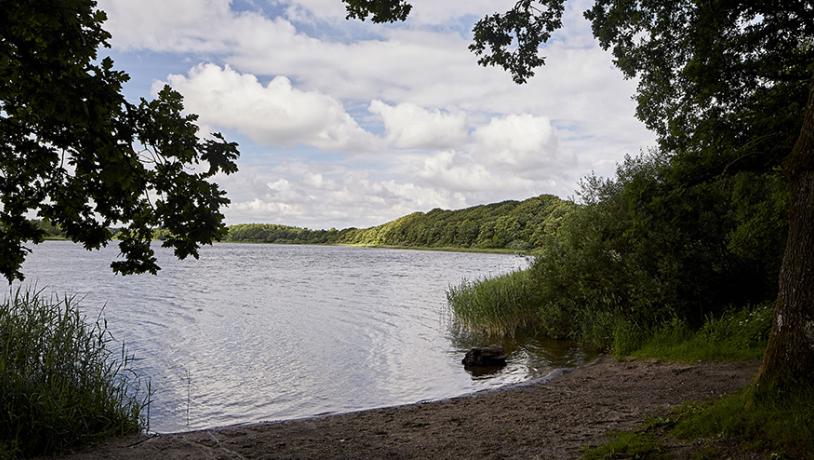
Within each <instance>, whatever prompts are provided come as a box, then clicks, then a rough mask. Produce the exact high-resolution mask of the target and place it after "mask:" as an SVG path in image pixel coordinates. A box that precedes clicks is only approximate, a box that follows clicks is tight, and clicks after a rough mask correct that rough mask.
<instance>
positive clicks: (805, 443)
mask: <svg viewBox="0 0 814 460" xmlns="http://www.w3.org/2000/svg"><path fill="white" fill-rule="evenodd" d="M766 394H767V393H763V395H762V396H761V395H757V394H755V391H754V388H753V387H749V388H746V389H744V390H741V391H740V392H738V393H735V394H733V395H730V396H727V397H724V398H722V399H720V400H718V401H716V402H714V403H711V404H705V405H692V404H687V405H684V406H682V407H681V408H679V409H678V410H677V420H678V422H677V424H676V426H675V428H674V429H673V430H672V433H673V434H674V435H675V436H677V437H679V438H683V439H697V438H707V439H712V440H715V441H720V440H729V442H730V443H731V444H733V445H734V446H735V447H736V448H737V449H738V450H740V451H741V452H762V453H766V454H768V456H770V457H774V458H801V459H802V458H809V459H814V389H812V388H808V389H799V388H798V389H795V390H794V391H792V392H789V391H788V390H786V391H785V392H784V394H783V396H782V397H779V396H766ZM768 394H771V393H768Z"/></svg>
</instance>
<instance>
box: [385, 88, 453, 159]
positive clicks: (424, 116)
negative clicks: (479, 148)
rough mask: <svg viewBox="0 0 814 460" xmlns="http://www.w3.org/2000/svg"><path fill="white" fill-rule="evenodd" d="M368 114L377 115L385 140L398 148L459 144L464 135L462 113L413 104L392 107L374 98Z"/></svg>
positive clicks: (439, 146)
mask: <svg viewBox="0 0 814 460" xmlns="http://www.w3.org/2000/svg"><path fill="white" fill-rule="evenodd" d="M369 110H370V112H371V113H375V114H378V115H379V116H380V117H381V118H382V121H384V127H385V130H386V131H387V140H388V141H389V142H390V143H391V144H393V145H394V146H395V147H401V148H446V147H452V146H455V145H459V144H461V143H462V142H464V140H465V139H466V137H467V134H468V133H467V128H466V117H465V116H464V115H463V114H462V113H455V114H453V113H449V112H442V111H441V110H438V109H435V110H427V109H424V108H422V107H419V106H417V105H415V104H410V103H402V104H398V105H395V106H392V105H387V104H385V103H384V102H382V101H379V100H374V101H373V102H371V103H370V108H369Z"/></svg>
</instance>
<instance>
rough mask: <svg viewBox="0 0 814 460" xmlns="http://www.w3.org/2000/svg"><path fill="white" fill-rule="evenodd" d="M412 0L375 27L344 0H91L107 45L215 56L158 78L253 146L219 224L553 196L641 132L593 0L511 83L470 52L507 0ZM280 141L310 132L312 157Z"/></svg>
mask: <svg viewBox="0 0 814 460" xmlns="http://www.w3.org/2000/svg"><path fill="white" fill-rule="evenodd" d="M413 4H414V10H413V13H412V15H411V19H410V20H409V21H408V22H407V23H405V24H396V25H374V24H371V23H370V22H366V23H360V22H356V21H352V22H346V21H345V20H344V15H345V12H344V8H343V6H342V4H341V2H340V0H267V1H265V2H264V5H266V6H268V5H272V7H273V8H274V9H275V11H283V13H282V15H280V16H277V17H269V16H268V15H267V14H266V13H264V12H263V11H261V10H260V9H255V10H254V11H245V10H244V11H240V12H238V11H237V10H235V9H234V8H233V7H232V6H233V5H232V3H231V2H230V1H229V0H141V1H139V2H134V1H132V0H101V1H100V6H101V7H102V8H103V9H105V10H106V11H107V12H108V13H109V16H110V21H109V22H108V23H107V25H106V28H107V29H108V30H110V32H111V33H112V34H113V39H112V43H113V46H114V48H116V49H117V50H118V51H119V52H122V53H127V52H131V51H132V50H150V51H154V52H160V53H172V54H171V56H178V57H179V59H183V60H184V61H188V62H202V61H203V62H213V63H216V64H217V65H214V64H205V65H199V66H196V67H193V68H192V69H191V70H190V71H189V72H188V74H186V75H172V76H170V77H169V78H167V80H168V81H170V83H172V84H173V86H175V87H176V89H179V90H180V91H181V92H182V93H183V94H184V95H185V101H186V106H187V108H188V109H189V111H190V112H195V113H198V114H200V115H201V120H200V122H201V124H202V125H206V126H208V127H209V126H211V127H213V128H219V129H224V130H231V131H237V132H239V133H241V134H243V135H245V136H248V137H249V138H250V139H251V140H253V141H255V142H257V143H258V144H261V147H257V146H255V147H254V148H251V149H250V153H249V154H248V155H247V154H245V153H244V155H243V157H242V158H241V164H240V167H241V171H240V172H239V173H238V174H237V175H235V176H232V177H229V178H224V179H223V182H222V183H223V184H224V186H225V187H226V189H227V190H228V192H229V194H230V197H231V198H232V200H233V203H234V204H233V205H232V207H231V208H230V209H229V211H228V212H227V216H228V217H229V219H230V221H231V222H238V221H243V222H245V221H266V222H269V221H272V222H280V223H293V224H301V225H311V226H325V225H336V226H341V225H370V224H375V223H381V222H383V221H386V220H388V219H391V218H394V217H397V216H398V215H402V214H406V213H408V212H411V211H414V210H429V209H431V208H433V207H460V206H468V205H473V204H478V203H485V202H490V201H497V200H503V199H508V198H515V199H522V198H526V197H528V196H531V195H536V194H540V193H555V194H559V195H560V196H565V195H568V194H571V193H572V192H573V190H574V188H575V184H576V181H577V179H578V178H579V177H580V176H582V175H584V174H587V173H588V172H590V171H591V170H595V171H597V172H598V173H599V174H604V175H608V174H612V173H613V170H614V163H615V161H618V160H619V159H621V158H622V156H623V155H624V154H626V153H635V152H637V151H638V150H639V149H640V148H641V147H642V146H643V145H647V144H649V143H651V142H652V139H653V136H652V134H650V133H648V132H647V131H646V130H645V129H644V128H643V126H642V124H641V123H639V122H638V121H636V120H635V119H634V102H633V101H632V100H631V99H630V96H631V95H632V94H633V93H634V91H635V86H636V82H635V81H626V80H624V79H623V78H622V77H621V74H620V72H619V71H618V70H617V69H615V68H614V66H613V64H612V59H611V56H609V54H608V53H606V52H604V51H602V50H601V49H599V48H598V46H597V45H596V43H595V40H594V39H593V38H592V36H591V31H590V27H589V25H588V24H587V22H586V21H585V20H584V18H582V17H581V12H582V10H584V9H585V8H586V7H587V6H588V5H589V4H590V0H574V1H570V2H568V4H567V9H566V15H565V17H564V23H565V25H566V27H567V30H565V31H561V32H558V33H556V34H555V35H554V37H553V38H552V40H551V42H550V43H549V45H547V46H546V48H545V49H544V51H543V54H544V55H545V56H546V62H547V64H546V66H545V67H544V68H542V69H540V70H538V72H537V73H538V74H537V76H536V77H534V78H533V79H532V80H530V82H529V83H528V84H526V85H523V86H518V85H515V84H514V83H513V82H512V81H511V78H510V77H509V75H507V74H506V72H504V71H502V70H501V69H497V68H483V67H479V66H478V65H477V63H476V58H475V57H474V56H473V55H472V54H471V53H470V52H469V51H468V50H467V45H468V44H469V43H470V39H471V37H470V35H469V32H468V30H470V29H471V25H472V23H473V22H474V20H476V19H477V18H479V17H481V16H483V15H484V14H488V13H491V12H494V11H503V10H505V9H507V8H509V7H511V6H512V5H513V4H514V0H458V1H449V2H446V1H445V2H439V1H437V0H414V2H413ZM128 70H130V69H128ZM155 78H165V75H160V76H156V77H155ZM382 101H386V102H382ZM351 114H352V115H351ZM354 117H355V119H354ZM363 127H365V128H367V129H369V130H370V131H375V132H379V129H378V128H379V127H381V128H383V137H382V138H377V137H376V136H373V135H372V134H371V133H370V132H369V131H366V130H365V129H363ZM266 145H268V146H274V147H272V150H274V149H275V148H276V150H274V154H273V156H272V155H271V154H265V153H264V149H263V148H262V146H266ZM281 145H282V146H290V145H305V146H310V147H308V148H310V150H308V159H305V158H297V157H296V156H295V155H297V153H287V152H280V149H279V146H281ZM245 146H246V143H243V145H242V147H245ZM293 150H295V151H296V152H298V153H301V152H302V149H293ZM325 150H331V151H344V152H357V151H359V152H366V153H364V154H363V155H350V156H348V155H346V156H342V157H336V156H327V155H323V151H325ZM264 155H266V156H265V159H264ZM337 158H341V161H342V162H343V163H341V164H338V163H336V162H335V161H340V160H338V159H337ZM271 161H274V163H271ZM269 164H271V165H269ZM281 181H284V182H281Z"/></svg>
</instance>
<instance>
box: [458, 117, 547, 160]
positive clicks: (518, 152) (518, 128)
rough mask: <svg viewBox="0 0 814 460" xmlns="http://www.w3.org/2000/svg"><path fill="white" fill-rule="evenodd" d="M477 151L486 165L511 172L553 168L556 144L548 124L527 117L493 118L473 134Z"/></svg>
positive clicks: (538, 118)
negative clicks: (544, 167)
mask: <svg viewBox="0 0 814 460" xmlns="http://www.w3.org/2000/svg"><path fill="white" fill-rule="evenodd" d="M474 138H475V142H476V143H477V147H476V150H477V152H478V154H479V155H480V157H481V158H483V159H484V160H485V161H486V162H487V163H489V164H492V165H497V166H504V167H506V168H508V169H510V170H513V171H528V170H529V169H538V168H539V167H542V166H554V161H555V160H557V153H558V142H557V136H556V133H555V130H554V127H553V126H551V121H550V120H549V119H547V118H545V117H535V116H532V115H528V114H520V115H508V116H505V117H501V118H493V119H492V120H491V121H490V122H489V124H487V125H485V126H482V127H480V128H478V129H477V130H476V131H475V134H474Z"/></svg>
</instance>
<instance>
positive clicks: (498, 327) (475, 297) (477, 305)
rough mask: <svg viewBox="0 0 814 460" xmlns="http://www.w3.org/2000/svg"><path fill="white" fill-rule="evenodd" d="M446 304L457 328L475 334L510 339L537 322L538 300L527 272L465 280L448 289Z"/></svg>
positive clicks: (519, 271)
mask: <svg viewBox="0 0 814 460" xmlns="http://www.w3.org/2000/svg"><path fill="white" fill-rule="evenodd" d="M447 301H448V302H449V305H450V307H451V309H452V313H453V315H454V318H455V321H456V322H457V323H458V325H459V326H461V327H462V328H463V329H465V330H468V331H471V332H475V333H481V334H486V335H490V336H504V337H505V336H508V337H512V336H514V335H516V334H519V333H521V332H528V331H529V330H533V329H535V327H536V325H537V324H538V322H539V316H538V315H539V298H538V295H537V293H536V291H535V289H534V283H533V281H532V279H531V276H530V274H529V272H528V271H527V270H517V271H514V272H511V273H508V274H505V275H502V276H498V277H495V278H484V279H480V280H474V281H467V280H464V281H463V282H461V284H459V285H457V286H450V287H449V289H448V290H447Z"/></svg>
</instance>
